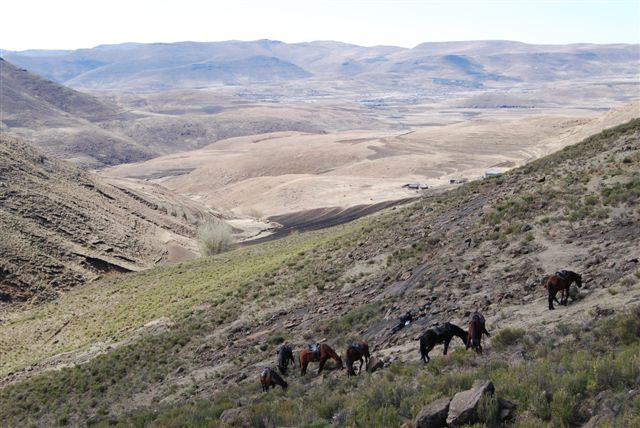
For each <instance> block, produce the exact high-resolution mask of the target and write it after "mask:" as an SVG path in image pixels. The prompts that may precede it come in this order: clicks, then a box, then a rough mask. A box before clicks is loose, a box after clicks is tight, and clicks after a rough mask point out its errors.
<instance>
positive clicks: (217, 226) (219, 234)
mask: <svg viewBox="0 0 640 428" xmlns="http://www.w3.org/2000/svg"><path fill="white" fill-rule="evenodd" d="M198 244H199V245H200V251H201V253H202V255H203V256H213V255H215V254H218V253H221V252H223V251H226V250H228V249H229V248H231V246H232V245H233V244H234V239H233V236H232V235H231V227H229V225H228V224H227V223H225V222H224V221H222V220H218V219H215V220H209V221H207V222H206V223H204V224H202V225H201V226H200V228H199V229H198Z"/></svg>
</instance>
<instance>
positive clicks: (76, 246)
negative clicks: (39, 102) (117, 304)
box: [0, 134, 210, 301]
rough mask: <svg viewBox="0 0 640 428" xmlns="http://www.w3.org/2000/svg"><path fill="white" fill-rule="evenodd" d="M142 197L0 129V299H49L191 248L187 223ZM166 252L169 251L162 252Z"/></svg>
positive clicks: (190, 227) (181, 255) (190, 229)
mask: <svg viewBox="0 0 640 428" xmlns="http://www.w3.org/2000/svg"><path fill="white" fill-rule="evenodd" d="M208 215H210V212H209V211H207V210H203V211H197V210H192V212H189V213H188V215H186V214H184V213H183V215H182V216H180V218H178V216H172V215H169V214H167V209H166V207H164V206H160V205H158V204H157V203H156V201H154V200H153V199H151V200H150V198H148V197H147V198H146V199H145V198H143V197H140V196H139V195H136V194H135V193H134V192H132V191H130V190H123V189H120V188H118V187H115V186H113V185H110V184H107V183H104V182H102V181H101V180H100V179H98V178H97V177H95V176H94V175H92V174H90V173H88V172H86V171H83V170H81V169H79V168H78V167H76V166H73V165H71V164H69V163H66V162H63V161H59V160H56V159H53V158H50V157H48V156H46V155H44V154H43V153H41V152H39V151H38V150H36V149H33V148H31V147H30V146H28V145H27V144H25V143H23V142H22V141H20V140H18V139H16V138H13V137H9V136H6V135H4V134H2V135H1V136H0V225H1V229H2V240H1V242H0V301H14V300H18V301H19V300H26V299H30V298H32V297H36V298H38V299H45V298H50V297H52V296H54V295H55V294H56V292H57V291H59V290H60V289H65V288H69V287H72V286H74V285H77V284H80V283H83V282H85V281H87V280H90V279H93V278H95V277H96V276H97V275H98V274H100V273H105V272H112V271H119V272H123V271H135V270H139V269H141V268H146V267H149V266H152V265H154V264H155V263H158V262H161V261H163V260H165V259H167V258H168V257H169V256H172V257H174V258H178V259H179V258H183V259H184V258H189V257H192V256H193V254H194V251H195V250H194V242H193V239H192V238H193V236H194V226H193V225H192V224H190V223H189V222H188V221H186V219H187V218H188V217H190V218H191V219H193V218H194V216H200V217H203V216H208ZM170 253H172V254H170Z"/></svg>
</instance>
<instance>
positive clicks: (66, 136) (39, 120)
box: [0, 58, 153, 167]
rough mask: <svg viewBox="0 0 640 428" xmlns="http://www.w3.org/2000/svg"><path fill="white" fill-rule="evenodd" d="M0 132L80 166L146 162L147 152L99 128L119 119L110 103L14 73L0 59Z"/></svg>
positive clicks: (16, 70) (15, 69)
mask: <svg viewBox="0 0 640 428" xmlns="http://www.w3.org/2000/svg"><path fill="white" fill-rule="evenodd" d="M0 82H1V84H0V92H1V93H2V102H0V118H2V125H1V126H2V129H3V130H4V131H8V132H11V133H12V134H14V135H18V136H21V137H23V138H25V139H27V140H28V141H30V142H32V143H33V144H36V145H37V146H38V147H40V148H42V149H44V150H45V151H46V152H48V153H50V154H53V155H55V156H57V157H59V158H63V159H67V160H72V161H74V162H76V163H79V164H83V165H85V166H93V167H95V166H101V165H113V164H118V163H122V162H132V161H137V160H143V159H148V158H149V157H151V155H152V153H153V152H152V151H150V150H148V149H146V148H145V147H142V146H140V145H138V144H137V143H135V142H134V141H133V140H131V139H128V138H126V137H123V136H119V135H116V134H113V133H110V132H109V131H106V130H104V129H102V128H101V127H100V126H98V123H99V122H101V121H105V120H113V119H115V118H118V117H122V116H123V114H124V113H123V112H122V111H121V110H120V109H119V108H118V107H117V106H115V105H112V104H110V103H108V102H106V101H104V100H100V99H98V98H96V97H93V96H91V95H87V94H83V93H81V92H78V91H75V90H73V89H69V88H67V87H65V86H62V85H60V84H58V83H55V82H52V81H50V80H47V79H44V78H42V77H40V76H38V75H36V74H33V73H31V72H29V71H27V70H24V69H20V68H18V67H16V66H14V65H13V64H11V63H9V62H7V61H5V60H4V59H2V58H0Z"/></svg>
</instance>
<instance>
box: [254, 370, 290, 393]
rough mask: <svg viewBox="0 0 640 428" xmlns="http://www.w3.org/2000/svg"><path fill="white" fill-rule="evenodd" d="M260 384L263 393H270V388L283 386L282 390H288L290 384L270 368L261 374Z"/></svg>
mask: <svg viewBox="0 0 640 428" xmlns="http://www.w3.org/2000/svg"><path fill="white" fill-rule="evenodd" d="M260 384H261V385H262V391H264V392H268V391H269V388H270V387H271V388H275V387H276V386H281V387H282V389H287V388H288V387H289V384H288V383H287V382H285V381H284V379H282V378H281V377H280V375H279V374H278V373H277V372H276V371H274V370H272V369H271V368H269V367H265V368H263V369H262V371H261V372H260Z"/></svg>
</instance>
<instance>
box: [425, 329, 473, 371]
mask: <svg viewBox="0 0 640 428" xmlns="http://www.w3.org/2000/svg"><path fill="white" fill-rule="evenodd" d="M453 336H457V337H459V338H460V340H462V342H463V343H464V344H465V345H466V344H467V334H466V333H465V332H464V330H463V329H461V328H460V327H458V326H457V325H455V324H451V323H450V322H446V323H444V324H442V325H438V326H435V327H432V328H430V329H428V330H427V331H425V332H424V334H423V335H422V336H420V358H421V359H422V362H424V363H425V364H426V363H428V362H429V361H431V358H429V352H430V351H431V350H432V349H433V347H434V346H436V345H437V344H439V343H442V342H444V355H447V351H448V350H449V342H451V339H453Z"/></svg>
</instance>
